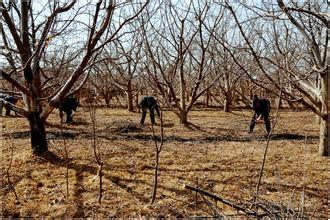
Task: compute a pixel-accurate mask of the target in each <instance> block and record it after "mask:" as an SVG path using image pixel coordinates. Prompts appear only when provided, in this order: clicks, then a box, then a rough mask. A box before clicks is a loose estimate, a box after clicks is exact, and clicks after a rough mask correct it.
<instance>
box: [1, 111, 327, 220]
mask: <svg viewBox="0 0 330 220" xmlns="http://www.w3.org/2000/svg"><path fill="white" fill-rule="evenodd" d="M250 115H251V112H248V111H243V112H241V111H234V112H233V113H224V112H222V111H211V110H209V111H193V112H191V114H190V115H189V120H190V122H191V123H192V124H191V125H190V126H189V127H185V126H182V125H180V124H178V122H177V121H178V120H177V117H176V116H175V115H174V114H173V113H171V112H165V113H164V123H165V145H164V148H163V151H162V153H161V155H160V177H159V190H158V196H157V200H156V203H155V204H154V205H149V202H150V199H151V195H152V185H153V183H152V180H153V165H154V162H153V161H154V146H153V141H152V135H151V132H150V131H149V129H148V128H146V127H145V128H143V129H136V130H134V126H133V127H129V129H126V130H125V128H127V126H131V125H132V124H133V125H137V124H138V122H139V115H138V114H137V113H128V112H126V111H125V110H119V109H98V110H97V113H96V117H97V121H98V126H97V129H98V134H97V136H98V143H99V146H100V149H101V152H102V158H103V161H104V163H105V166H104V190H105V191H104V193H103V200H102V204H101V205H100V204H98V203H97V196H98V182H97V180H96V181H93V178H94V176H95V174H96V172H97V164H96V161H95V159H94V158H93V152H92V148H91V137H92V136H91V121H90V118H89V113H88V110H87V109H83V108H80V109H79V110H78V112H77V114H76V115H75V116H74V120H75V121H76V122H75V123H74V124H73V125H65V126H64V127H63V132H61V128H60V126H59V118H58V114H57V112H56V113H53V114H52V115H51V116H50V118H49V120H48V123H49V124H48V125H47V131H48V138H49V139H51V141H50V142H51V144H50V147H49V149H50V151H51V152H52V155H53V156H52V157H51V158H48V159H42V158H38V157H35V156H33V155H31V150H30V143H29V141H30V140H29V136H28V135H29V134H28V123H27V121H26V120H25V119H24V118H14V117H4V118H2V119H3V121H2V124H3V125H2V128H3V130H2V131H3V137H2V146H1V151H2V170H4V169H5V168H6V166H7V164H8V163H9V160H10V150H9V148H8V145H7V144H6V143H8V142H7V141H13V142H14V147H15V155H14V158H13V167H12V168H11V180H12V182H13V183H14V185H15V189H16V192H17V194H18V196H19V201H16V202H15V197H14V195H13V193H12V192H11V191H10V188H9V187H8V183H7V180H6V178H4V175H3V172H2V185H1V194H2V196H3V197H2V206H3V208H2V215H3V216H16V217H18V216H32V217H41V216H53V217H60V216H70V217H87V216H89V217H92V216H99V217H124V216H126V217H127V216H130V217H138V216H154V217H156V216H157V217H161V216H176V217H182V216H184V217H187V216H212V212H211V210H210V209H209V208H208V206H206V205H205V204H204V203H203V202H202V201H203V200H202V198H200V197H198V203H197V206H195V194H194V193H192V192H190V191H187V190H185V189H183V187H182V185H183V184H191V185H195V184H196V182H197V180H198V185H199V186H200V187H201V188H203V189H206V190H208V191H210V192H213V193H215V194H217V195H221V196H222V197H224V198H227V199H231V200H235V201H238V202H240V201H247V200H249V199H251V198H252V196H253V190H254V189H255V185H256V182H257V177H258V173H259V169H260V165H261V160H262V158H261V157H262V154H263V150H264V146H265V137H264V131H263V130H262V128H261V126H260V125H257V126H256V129H255V131H254V133H253V134H250V135H249V134H247V132H246V131H247V127H248V123H249V120H250ZM148 121H149V120H148ZM123 125H124V126H123ZM120 126H122V127H120ZM125 126H126V127H125ZM156 129H157V130H159V127H156ZM288 134H289V135H288ZM305 135H307V137H308V140H307V143H306V144H305V140H304V139H305ZM63 139H65V142H64V141H63ZM317 142H318V126H317V124H316V123H315V116H314V115H313V114H312V113H309V112H281V116H280V119H279V123H278V125H277V128H276V130H275V134H274V140H272V141H271V144H270V149H269V154H268V157H267V161H266V166H265V172H264V178H263V179H262V185H261V188H260V192H261V195H262V197H263V198H266V199H268V200H270V201H273V202H276V203H278V204H287V203H289V202H291V207H294V208H297V207H298V206H299V205H300V202H301V192H302V190H303V187H304V186H305V209H304V210H305V211H307V212H308V214H309V215H314V216H317V217H327V181H328V179H329V176H328V173H327V171H328V170H327V169H328V166H327V163H328V159H326V158H320V157H317V156H316V154H317V147H318V145H317ZM64 144H66V145H67V147H68V149H69V156H70V158H71V159H70V166H69V181H70V185H69V197H68V198H66V197H65V169H66V168H65V167H66V165H65V160H64V159H65V158H64V156H63V155H64ZM304 164H305V165H304ZM304 167H305V169H304ZM304 173H305V175H304ZM304 176H305V177H304ZM217 205H218V209H219V210H221V212H223V213H226V214H234V213H236V212H235V211H234V210H232V209H231V208H230V207H227V206H223V205H222V204H220V203H218V204H217Z"/></svg>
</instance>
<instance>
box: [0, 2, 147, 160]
mask: <svg viewBox="0 0 330 220" xmlns="http://www.w3.org/2000/svg"><path fill="white" fill-rule="evenodd" d="M13 4H16V3H13V2H12V1H10V3H8V5H5V3H1V11H2V15H3V16H2V19H3V21H4V23H5V27H6V28H4V32H5V35H4V36H10V38H11V39H13V42H14V43H15V45H13V48H9V49H10V50H11V51H17V53H18V55H19V57H20V61H19V68H15V69H13V70H12V72H18V73H21V74H22V76H23V77H22V80H16V79H14V78H13V77H11V73H7V72H5V71H4V70H1V76H2V77H3V78H4V79H6V80H7V81H8V82H10V83H11V84H13V86H15V87H16V88H17V89H19V90H20V91H21V92H22V93H23V94H24V98H25V99H24V100H25V106H26V108H25V109H23V108H18V107H15V106H13V107H15V110H16V111H18V112H19V113H20V114H22V115H24V116H25V117H26V118H27V119H28V121H29V124H30V131H31V146H32V150H33V153H35V154H38V155H41V154H43V153H44V152H46V151H47V150H48V147H47V140H46V131H45V125H44V123H45V120H46V119H47V117H48V116H49V114H50V113H51V112H52V111H53V109H54V108H55V107H56V106H58V105H59V103H60V101H61V100H62V99H63V98H64V97H65V96H68V95H70V94H72V93H74V92H75V91H77V90H78V89H79V88H80V87H81V86H82V84H83V83H84V82H85V80H81V77H83V75H84V73H85V71H86V70H87V69H89V68H90V67H91V66H92V65H93V64H94V61H96V58H97V56H98V55H99V52H100V51H101V50H102V49H103V48H104V46H105V45H106V44H108V43H109V42H111V41H113V40H114V39H115V38H118V37H119V36H118V34H119V32H120V30H121V29H122V28H123V27H124V26H125V25H126V24H128V23H129V22H130V21H132V20H133V19H135V18H136V17H137V16H138V15H139V14H140V13H141V12H142V11H143V9H144V8H145V7H146V5H147V4H148V1H146V2H145V3H144V4H137V5H136V4H133V3H116V1H114V0H113V1H109V2H103V0H100V1H98V2H97V3H96V5H94V6H93V5H92V6H90V4H87V5H86V7H88V9H89V10H90V11H92V10H93V11H94V13H93V14H90V19H91V25H89V24H87V26H88V28H89V31H88V35H87V37H86V39H87V40H86V41H85V49H84V52H83V53H82V55H80V57H77V58H76V59H77V63H78V64H77V66H76V67H75V68H74V69H73V70H72V72H71V73H69V77H67V78H66V81H65V82H63V83H62V84H61V86H60V87H59V89H58V90H56V91H55V92H54V93H53V94H52V95H51V96H49V97H47V99H46V100H45V101H46V104H45V105H44V104H43V103H42V102H41V100H42V99H45V97H43V95H42V87H41V85H42V83H41V82H42V74H41V70H40V60H41V57H42V56H43V54H44V53H47V47H46V46H47V44H48V43H49V40H48V39H49V37H50V34H51V32H50V31H52V33H56V34H52V35H51V37H52V38H55V37H56V36H57V35H61V34H63V32H64V30H65V29H66V28H67V27H68V26H69V25H70V24H71V23H72V22H73V21H75V20H76V18H75V16H73V17H71V18H70V19H67V20H66V19H64V20H65V22H60V20H61V19H60V18H59V15H60V14H64V13H67V12H73V13H74V11H75V10H74V8H75V7H74V6H75V5H77V1H76V0H73V1H71V2H70V3H64V4H60V3H59V2H57V1H55V2H54V3H51V2H48V3H46V6H45V7H48V8H49V9H50V10H49V11H47V13H48V14H47V18H46V19H45V20H42V21H41V22H40V23H38V24H36V22H37V21H35V20H34V19H33V16H32V15H33V13H32V12H33V11H34V10H37V9H36V8H35V7H33V4H32V1H26V0H21V1H20V10H14V9H13V7H12V5H13ZM123 7H130V8H131V10H129V11H130V12H131V13H127V14H124V15H123V14H117V15H115V12H116V11H117V10H120V9H121V8H123ZM14 13H16V15H15V16H14V15H13V14H14ZM74 14H76V13H74ZM17 17H20V28H19V30H18V28H17V24H15V21H16V20H17V19H16V18H17ZM31 17H32V18H31ZM114 20H116V21H118V23H117V24H118V25H116V26H115V27H114V26H111V25H110V24H111V22H113V21H114ZM81 23H83V22H81ZM85 25H86V24H85ZM30 36H34V38H35V39H34V38H33V37H32V41H31V37H30ZM48 48H49V47H48ZM8 59H10V58H8ZM87 76H88V75H86V76H85V78H87ZM79 80H81V81H80V83H79ZM77 84H78V85H77Z"/></svg>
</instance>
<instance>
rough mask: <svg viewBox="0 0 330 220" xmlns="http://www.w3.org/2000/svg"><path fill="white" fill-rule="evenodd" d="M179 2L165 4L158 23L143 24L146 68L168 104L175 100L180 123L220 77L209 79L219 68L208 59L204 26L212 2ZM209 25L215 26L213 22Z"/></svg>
mask: <svg viewBox="0 0 330 220" xmlns="http://www.w3.org/2000/svg"><path fill="white" fill-rule="evenodd" d="M176 4H177V5H173V3H171V2H165V3H163V4H162V7H160V8H159V10H158V12H159V14H158V16H163V17H164V19H162V20H161V21H160V22H159V23H157V25H155V24H153V23H152V22H151V23H147V24H146V25H145V26H144V36H145V37H144V39H145V43H144V45H145V48H146V49H145V50H146V53H147V59H146V62H145V69H146V72H147V73H148V75H149V79H150V81H151V83H150V84H152V85H153V86H154V88H155V89H157V90H158V91H159V93H160V94H161V97H162V98H163V100H164V102H165V103H168V105H169V106H172V105H171V103H170V101H171V100H173V101H174V106H173V107H172V110H173V111H174V113H175V114H176V115H177V116H178V117H179V118H180V123H182V124H187V123H188V118H187V116H188V113H189V111H190V110H191V109H192V107H193V105H194V103H195V102H196V101H197V99H198V98H199V97H200V96H201V95H203V94H204V92H205V91H207V90H208V89H209V88H210V87H212V86H213V85H214V83H215V82H216V80H217V79H219V77H220V76H218V77H217V79H215V80H213V81H211V80H210V77H209V76H210V74H211V73H212V72H213V71H214V70H215V68H216V67H215V66H214V65H213V63H212V62H210V59H208V56H209V53H208V49H209V48H210V47H211V44H210V42H211V35H210V34H208V32H207V31H206V29H205V28H204V25H203V24H204V23H208V20H207V19H208V16H209V15H210V13H212V10H211V9H212V7H213V4H212V3H208V2H204V3H196V2H193V1H191V2H189V3H187V2H178V3H176ZM182 8H184V9H182ZM154 16H155V15H154ZM148 19H150V18H148ZM208 25H209V26H210V29H213V23H212V22H210V23H208ZM202 85H205V87H204V88H202ZM189 86H191V87H190V88H189ZM187 91H189V93H188V92H187ZM188 100H189V101H188Z"/></svg>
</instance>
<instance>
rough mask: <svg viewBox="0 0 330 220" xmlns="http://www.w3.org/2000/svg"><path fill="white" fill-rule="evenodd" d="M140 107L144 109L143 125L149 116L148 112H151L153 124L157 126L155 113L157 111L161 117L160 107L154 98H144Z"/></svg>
mask: <svg viewBox="0 0 330 220" xmlns="http://www.w3.org/2000/svg"><path fill="white" fill-rule="evenodd" d="M139 106H140V108H141V109H142V115H141V125H144V120H145V118H146V115H147V110H149V112H150V120H151V124H153V125H154V124H155V112H154V111H156V112H157V115H158V117H160V112H159V106H158V104H157V101H156V99H155V98H154V97H152V96H146V97H143V98H142V100H141V102H140V104H139Z"/></svg>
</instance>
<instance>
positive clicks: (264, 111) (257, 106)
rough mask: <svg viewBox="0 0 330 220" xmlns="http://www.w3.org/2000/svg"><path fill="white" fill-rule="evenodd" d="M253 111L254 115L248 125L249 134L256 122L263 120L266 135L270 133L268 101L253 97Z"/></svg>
mask: <svg viewBox="0 0 330 220" xmlns="http://www.w3.org/2000/svg"><path fill="white" fill-rule="evenodd" d="M252 106H253V110H254V114H253V116H252V120H251V123H250V130H249V133H251V132H252V131H253V128H254V126H255V125H256V122H257V121H260V120H261V119H263V120H264V121H265V125H266V130H267V133H269V132H270V129H271V128H270V121H269V112H270V101H269V100H268V99H259V97H258V96H257V95H254V96H253V104H252Z"/></svg>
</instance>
